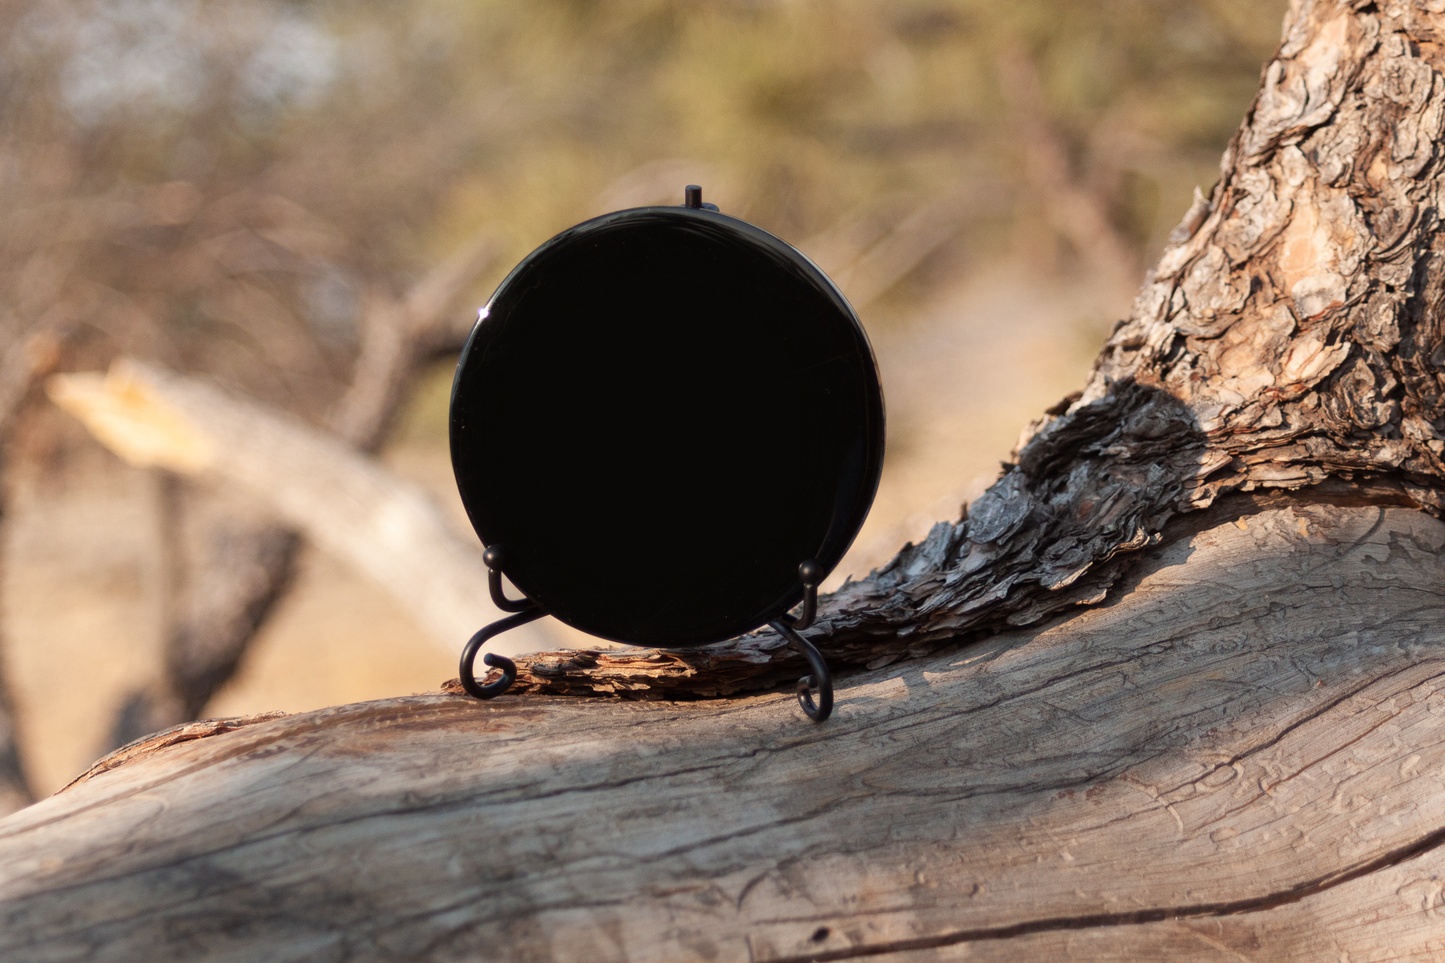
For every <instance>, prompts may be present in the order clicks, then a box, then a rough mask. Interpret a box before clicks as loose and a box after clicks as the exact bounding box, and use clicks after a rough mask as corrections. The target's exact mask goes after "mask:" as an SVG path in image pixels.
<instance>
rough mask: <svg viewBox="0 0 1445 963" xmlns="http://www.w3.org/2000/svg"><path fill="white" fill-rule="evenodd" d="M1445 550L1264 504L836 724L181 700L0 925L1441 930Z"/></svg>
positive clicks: (777, 710) (327, 933)
mask: <svg viewBox="0 0 1445 963" xmlns="http://www.w3.org/2000/svg"><path fill="white" fill-rule="evenodd" d="M1442 550H1445V524H1442V523H1441V522H1439V521H1437V520H1436V519H1434V518H1431V517H1429V516H1427V515H1424V514H1422V513H1420V512H1417V511H1412V510H1409V509H1404V508H1396V507H1384V508H1381V507H1369V506H1360V507H1339V506H1331V505H1283V506H1276V507H1270V508H1266V509H1265V510H1263V511H1260V512H1257V513H1255V514H1252V515H1246V516H1243V517H1240V518H1238V519H1236V520H1233V521H1226V522H1223V523H1221V524H1217V525H1215V526H1214V527H1210V528H1207V529H1205V530H1203V531H1200V532H1197V533H1195V534H1191V535H1185V536H1182V537H1180V538H1178V539H1177V540H1175V541H1173V542H1171V543H1169V544H1167V545H1163V546H1159V547H1156V548H1155V549H1153V550H1151V551H1150V552H1149V553H1148V556H1147V558H1146V559H1145V560H1144V562H1143V564H1142V565H1141V566H1140V568H1139V570H1138V571H1137V572H1136V574H1135V576H1134V582H1133V584H1132V585H1131V586H1130V589H1131V590H1130V591H1128V592H1127V593H1124V594H1122V595H1121V597H1120V598H1119V599H1118V600H1117V601H1115V602H1112V603H1110V604H1107V605H1104V606H1101V607H1098V608H1094V609H1089V610H1085V611H1083V612H1082V613H1081V614H1079V615H1077V616H1076V617H1074V618H1072V619H1070V620H1067V621H1063V622H1059V623H1056V624H1052V625H1049V626H1047V627H1045V628H1033V629H1029V630H1016V631H1013V632H1009V633H1004V634H1002V635H999V636H997V637H995V638H993V639H992V640H990V641H989V642H988V643H986V644H983V645H978V646H973V647H965V648H962V649H954V650H951V651H948V652H943V653H937V654H935V655H933V656H931V657H929V658H925V659H919V660H915V661H910V662H907V663H902V664H900V665H897V666H893V667H889V668H888V669H885V670H881V671H875V672H871V673H863V674H859V675H853V676H851V677H846V678H844V679H843V680H841V684H840V686H839V702H838V709H837V714H836V716H835V719H834V720H833V721H832V722H830V723H828V724H825V725H822V726H815V725H811V724H808V723H806V722H805V721H804V720H803V719H802V717H801V714H800V712H799V711H798V710H797V708H796V706H795V705H794V704H793V702H792V700H791V697H790V696H782V695H761V696H751V697H746V698H737V699H732V700H727V701H724V702H711V703H665V702H629V701H622V700H612V701H604V700H595V699H585V700H582V699H566V698H559V697H548V696H538V695H527V696H519V697H511V696H508V697H504V698H503V699H500V700H497V701H496V702H493V703H489V704H484V703H478V702H475V701H472V700H469V699H466V698H463V697H454V696H449V695H444V694H432V695H425V696H416V697H411V698H404V699H392V700H387V701H383V702H374V703H363V704H360V705H353V706H342V707H338V708H334V709H326V710H322V711H319V712H313V713H307V714H302V715H295V716H288V717H284V718H279V719H271V720H269V721H258V722H255V723H254V724H250V725H244V726H242V727H241V728H238V729H233V730H231V731H225V732H222V733H221V734H216V735H209V736H206V737H204V738H195V737H188V738H187V739H186V740H185V741H181V742H176V741H175V740H176V738H177V737H176V736H167V737H165V738H163V739H162V740H160V742H159V743H157V744H156V746H155V747H147V746H145V745H142V746H138V747H133V748H132V749H131V750H129V752H128V757H127V758H126V759H125V760H123V761H122V764H119V765H114V766H110V765H105V766H102V767H100V768H99V769H98V770H97V771H96V772H95V773H94V774H93V775H91V776H89V777H87V778H84V779H82V780H81V781H79V782H78V783H76V784H75V785H73V786H72V787H71V788H69V789H67V790H66V791H64V792H62V793H60V794H58V795H57V796H55V797H52V798H51V799H49V800H46V801H44V802H42V803H39V804H37V805H36V806H33V807H31V808H30V809H27V810H24V811H22V812H20V813H18V814H16V815H14V816H11V817H10V818H8V819H6V820H4V821H0V957H3V958H4V959H6V960H17V961H20V960H55V959H80V958H85V959H93V960H147V961H160V960H172V959H174V960H180V959H187V960H192V959H202V958H205V959H228V960H230V959H236V960H240V959H247V960H250V959H258V960H259V959H265V960H290V959H298V960H299V959H306V960H343V959H345V960H391V959H414V958H425V959H434V960H453V959H455V960H462V959H467V960H470V959H478V958H484V959H499V958H500V959H518V960H634V961H637V960H738V961H741V960H803V959H847V958H853V957H859V956H871V955H889V954H902V958H911V959H920V960H922V959H940V960H942V959H949V960H953V959H962V958H965V957H967V958H969V959H973V958H975V957H981V958H984V959H989V958H999V957H1000V956H1003V957H1008V956H1011V955H1012V956H1021V955H1024V954H1029V955H1033V954H1038V953H1041V954H1043V958H1057V957H1058V955H1059V954H1061V953H1062V952H1063V950H1065V949H1067V950H1068V951H1069V952H1070V953H1071V954H1072V956H1073V957H1074V958H1080V959H1124V958H1132V959H1140V958H1150V954H1152V953H1154V952H1156V951H1157V952H1163V951H1164V950H1166V949H1167V950H1168V951H1169V952H1170V953H1172V954H1174V958H1200V959H1207V958H1215V957H1217V958H1221V959H1223V958H1237V957H1233V956H1230V954H1240V955H1243V956H1244V957H1245V958H1248V959H1254V960H1274V959H1318V958H1321V956H1320V955H1319V954H1320V953H1321V952H1324V951H1326V950H1327V951H1328V953H1329V954H1330V956H1329V957H1328V958H1345V957H1344V956H1343V955H1342V954H1346V953H1348V954H1349V956H1348V958H1349V959H1353V960H1359V959H1374V958H1378V956H1371V955H1370V954H1371V953H1372V952H1374V951H1377V950H1381V949H1383V948H1385V947H1388V949H1389V951H1390V953H1391V954H1392V955H1390V957H1389V958H1391V959H1405V958H1421V959H1424V958H1430V954H1431V953H1432V952H1434V951H1433V950H1431V949H1429V947H1431V946H1438V945H1439V943H1440V941H1441V940H1445V922H1442V920H1441V919H1440V918H1439V917H1438V915H1436V909H1437V907H1438V906H1439V905H1440V904H1441V903H1442V901H1445V895H1442V894H1445V888H1442V886H1441V884H1440V883H1439V882H1437V881H1436V877H1437V876H1439V875H1442V874H1445V856H1442V854H1441V851H1440V850H1439V849H1438V848H1437V847H1438V845H1439V843H1440V842H1441V841H1442V839H1445V689H1442V686H1445V618H1442V616H1445V597H1442V595H1441V592H1440V585H1441V584H1442V579H1445V559H1442V557H1441V553H1442ZM221 728H223V729H224V728H226V727H224V726H222V727H221ZM1280 921H1283V922H1280ZM1382 934H1384V935H1382ZM1385 935H1388V939H1387V940H1386V938H1385ZM1382 940H1384V941H1385V942H1382ZM1211 954H1212V955H1213V956H1211Z"/></svg>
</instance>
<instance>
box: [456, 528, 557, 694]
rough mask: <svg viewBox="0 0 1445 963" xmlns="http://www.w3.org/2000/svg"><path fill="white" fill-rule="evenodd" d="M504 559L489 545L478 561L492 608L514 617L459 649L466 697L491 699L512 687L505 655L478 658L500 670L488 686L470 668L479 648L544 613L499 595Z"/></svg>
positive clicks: (512, 668)
mask: <svg viewBox="0 0 1445 963" xmlns="http://www.w3.org/2000/svg"><path fill="white" fill-rule="evenodd" d="M504 558H505V556H504V555H503V554H502V548H501V546H500V545H493V546H492V547H491V548H489V549H487V550H486V551H485V552H483V553H482V561H483V562H484V563H486V566H487V588H488V589H489V590H491V593H492V604H493V605H495V606H496V607H497V608H499V609H501V610H502V611H503V612H515V613H517V614H516V615H509V616H507V617H506V618H505V619H498V620H497V621H495V622H493V623H492V624H491V625H489V626H487V627H486V628H484V629H482V630H481V631H480V632H478V633H477V634H476V635H474V636H472V637H471V638H470V639H468V640H467V644H466V647H465V648H463V649H462V664H461V668H460V673H461V680H462V688H463V689H466V690H467V695H469V696H474V697H476V698H478V699H495V698H496V697H497V696H499V695H501V694H502V693H503V692H506V691H507V690H508V689H510V688H511V687H512V683H513V682H514V681H516V678H517V663H515V662H513V661H512V660H511V659H509V658H507V657H506V656H505V655H497V654H496V653H495V652H488V653H487V654H486V655H485V656H483V657H482V663H483V664H484V665H489V666H491V667H492V668H494V669H501V670H502V677H501V678H500V679H498V680H497V681H496V682H489V683H487V684H486V685H482V684H481V683H479V682H477V675H476V671H475V669H474V668H473V666H474V665H475V664H476V661H477V653H478V652H480V651H481V648H482V646H484V645H486V644H487V641H488V640H489V639H491V638H493V637H495V636H498V635H501V634H502V633H503V632H506V631H507V630H509V629H515V628H516V627H517V626H519V625H526V624H527V623H528V622H535V621H537V620H538V619H540V618H541V617H542V616H544V615H546V614H547V613H546V612H544V611H542V609H541V607H540V606H538V605H537V603H536V602H533V601H532V600H531V599H525V598H524V599H517V600H513V599H509V598H507V594H506V592H504V591H502V562H503V560H504Z"/></svg>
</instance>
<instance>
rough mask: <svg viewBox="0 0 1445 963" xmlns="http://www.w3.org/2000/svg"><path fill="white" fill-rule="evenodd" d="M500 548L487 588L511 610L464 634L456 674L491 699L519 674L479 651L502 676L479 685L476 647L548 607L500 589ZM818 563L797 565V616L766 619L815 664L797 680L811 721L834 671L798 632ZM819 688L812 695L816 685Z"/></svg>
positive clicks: (808, 618) (813, 592)
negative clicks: (799, 591)
mask: <svg viewBox="0 0 1445 963" xmlns="http://www.w3.org/2000/svg"><path fill="white" fill-rule="evenodd" d="M503 557H504V556H503V554H502V549H501V546H498V545H493V546H492V547H491V548H488V549H487V550H486V552H484V553H483V554H482V561H483V562H485V563H486V566H487V588H488V589H489V590H490V591H491V593H492V602H493V604H495V605H496V606H497V608H499V609H501V610H502V611H503V612H513V613H515V614H513V615H509V616H507V617H506V618H504V619H498V620H497V621H495V622H493V623H492V624H491V625H488V626H487V627H486V628H484V629H482V630H481V631H480V632H478V633H477V634H476V635H474V636H472V637H471V638H470V639H469V640H467V644H466V647H465V648H463V649H462V662H461V666H460V669H459V672H458V674H459V675H460V676H461V681H462V688H463V689H465V690H466V691H467V695H470V696H474V697H475V698H478V699H495V698H496V697H497V696H499V695H501V694H502V693H503V692H506V691H507V690H508V689H509V688H511V686H512V683H513V682H514V681H515V680H516V678H517V664H516V663H515V662H513V661H512V660H511V659H509V658H507V657H506V656H505V655H497V654H496V653H495V652H488V653H487V654H486V655H485V656H483V657H482V663H483V664H484V665H488V666H491V667H492V668H494V669H501V670H502V677H501V678H500V679H498V680H497V681H495V682H489V683H487V684H486V685H483V684H481V683H479V682H478V681H477V676H476V668H475V666H476V661H477V653H478V652H480V651H481V649H482V646H484V645H486V644H487V642H488V640H490V639H492V638H495V637H496V636H498V635H501V634H502V633H503V632H506V631H507V630H509V629H515V628H516V627H517V626H519V625H526V624H527V623H528V622H535V621H536V620H537V619H540V618H541V617H542V616H544V615H546V614H547V613H546V612H544V611H543V610H542V609H541V607H540V606H538V605H537V603H536V602H533V601H532V600H531V599H525V598H524V599H509V598H507V596H506V593H505V592H504V591H503V590H502V563H503ZM819 574H820V573H819V570H818V563H817V562H815V561H813V560H812V559H809V560H808V561H806V562H804V563H803V564H802V565H799V566H798V575H799V576H801V577H802V579H803V613H802V614H801V615H799V616H797V617H794V616H791V615H784V616H783V617H782V618H780V619H777V620H776V621H773V622H769V623H768V624H769V625H770V626H772V628H773V631H775V632H777V633H778V634H779V635H781V636H782V637H783V638H785V639H787V640H788V645H790V646H792V648H793V649H794V650H795V651H797V652H798V653H799V654H801V655H802V656H803V657H804V658H805V659H807V660H808V666H809V667H810V668H811V669H812V670H813V671H812V674H811V675H805V676H803V677H802V678H801V679H799V680H798V704H799V705H800V706H802V707H803V712H804V713H806V714H807V716H808V718H809V719H812V720H813V721H814V722H822V721H823V720H824V719H826V718H828V716H830V715H832V714H833V674H832V673H831V672H829V671H828V663H827V662H826V661H824V660H823V653H821V652H819V651H818V649H817V646H815V645H813V643H811V642H809V641H808V640H807V639H805V638H803V637H802V636H801V635H799V634H798V630H799V629H806V628H807V627H808V626H810V625H812V624H813V619H814V618H815V617H816V616H817V614H818V581H819V578H818V576H819ZM815 690H816V692H817V697H816V700H815V698H814V695H813V693H814V691H815Z"/></svg>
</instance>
